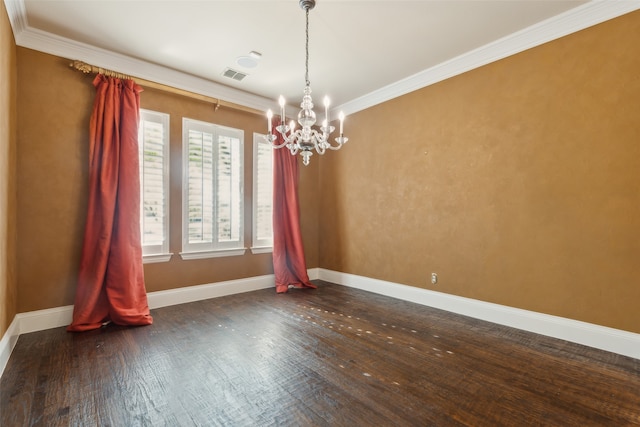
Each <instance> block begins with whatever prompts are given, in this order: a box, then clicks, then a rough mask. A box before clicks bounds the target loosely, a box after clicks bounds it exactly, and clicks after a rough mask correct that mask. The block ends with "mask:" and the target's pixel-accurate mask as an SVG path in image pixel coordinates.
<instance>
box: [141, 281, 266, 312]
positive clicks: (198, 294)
mask: <svg viewBox="0 0 640 427" xmlns="http://www.w3.org/2000/svg"><path fill="white" fill-rule="evenodd" d="M273 287H275V279H274V276H273V274H269V275H265V276H256V277H248V278H246V279H235V280H228V281H225V282H217V283H207V284H205V285H196V286H187V287H184V288H175V289H169V290H166V291H156V292H149V293H148V294H147V299H148V300H149V308H151V309H154V308H160V307H167V306H170V305H176V304H186V303H188V302H194V301H200V300H205V299H210V298H217V297H223V296H226V295H233V294H241V293H244V292H251V291H257V290H258V289H266V288H273Z"/></svg>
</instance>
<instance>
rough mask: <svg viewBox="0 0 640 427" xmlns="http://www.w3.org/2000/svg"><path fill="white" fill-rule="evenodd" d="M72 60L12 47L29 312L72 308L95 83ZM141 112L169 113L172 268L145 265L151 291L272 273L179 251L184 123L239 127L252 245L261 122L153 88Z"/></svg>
mask: <svg viewBox="0 0 640 427" xmlns="http://www.w3.org/2000/svg"><path fill="white" fill-rule="evenodd" d="M68 63H69V61H68V60H66V59H63V58H58V57H55V56H51V55H47V54H43V53H40V52H36V51H33V50H29V49H24V48H18V74H19V77H20V79H19V86H18V93H19V99H18V111H19V119H18V142H19V152H18V176H19V180H18V199H19V202H18V216H19V222H18V235H19V248H18V254H19V260H18V273H19V276H18V277H19V289H20V294H19V303H18V311H19V312H26V311H32V310H39V309H45V308H51V307H58V306H64V305H68V304H72V303H73V297H74V292H75V287H76V276H77V270H78V263H79V257H80V251H81V241H82V234H83V230H84V222H85V215H86V203H87V195H86V192H87V181H88V175H87V174H88V167H87V163H88V160H87V159H88V126H89V115H90V112H91V108H92V104H93V98H94V89H93V86H92V84H91V82H92V79H93V77H92V76H86V75H83V74H81V73H79V72H77V71H72V70H70V69H69V67H68ZM141 107H142V108H146V109H150V110H157V111H162V112H166V113H169V114H170V116H171V119H170V120H171V122H170V128H171V129H170V130H171V194H170V200H171V208H170V217H171V231H170V238H171V240H170V249H171V251H172V252H173V253H174V255H173V257H172V259H171V261H169V262H167V263H156V264H146V265H145V280H146V286H147V290H148V291H159V290H165V289H172V288H178V287H183V286H190V285H198V284H205V283H213V282H218V281H223V280H231V279H240V278H245V277H252V276H258V275H264V274H271V273H272V272H273V268H272V264H271V255H270V254H259V255H252V254H251V253H250V251H247V254H246V255H245V256H242V257H224V258H212V259H207V260H190V261H183V260H182V259H181V258H180V256H179V252H180V246H181V226H180V218H181V208H180V202H181V188H180V177H181V174H182V171H181V164H180V162H181V157H182V150H181V139H182V135H181V123H182V117H190V118H193V119H198V120H205V121H210V122H213V123H217V124H221V125H224V126H231V127H236V128H240V129H244V146H245V213H246V215H245V217H246V220H245V245H246V246H250V244H251V194H252V179H251V167H252V143H253V132H264V129H265V127H266V126H265V124H266V119H265V118H264V117H261V116H258V115H253V114H249V113H244V112H239V111H232V110H227V109H225V108H221V109H219V110H218V111H217V112H214V109H213V106H212V105H211V104H207V103H204V102H201V101H196V100H193V99H190V98H186V97H182V96H177V95H170V94H167V93H164V92H161V91H157V90H153V89H145V91H144V92H142V94H141ZM303 172H306V174H305V173H303V174H301V209H302V215H303V218H304V219H303V235H304V236H305V241H306V242H310V243H308V244H307V245H306V248H307V262H308V266H309V267H310V268H311V267H317V266H318V245H317V221H316V219H315V215H316V213H315V207H316V206H317V203H318V201H317V199H315V198H312V197H310V196H309V195H315V193H316V191H315V187H316V179H315V177H314V173H315V174H317V166H315V167H313V166H311V167H310V168H309V169H307V170H306V171H303Z"/></svg>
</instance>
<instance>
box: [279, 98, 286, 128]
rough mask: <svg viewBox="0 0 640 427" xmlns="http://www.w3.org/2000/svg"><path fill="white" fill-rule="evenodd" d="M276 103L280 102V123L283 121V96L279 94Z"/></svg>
mask: <svg viewBox="0 0 640 427" xmlns="http://www.w3.org/2000/svg"><path fill="white" fill-rule="evenodd" d="M278 104H280V123H282V124H284V122H285V117H284V104H285V101H284V96H282V95H280V98H278Z"/></svg>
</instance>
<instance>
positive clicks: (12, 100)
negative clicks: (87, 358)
mask: <svg viewBox="0 0 640 427" xmlns="http://www.w3.org/2000/svg"><path fill="white" fill-rule="evenodd" d="M16 67H17V65H16V44H15V42H14V40H13V33H12V31H11V25H10V23H9V17H8V16H7V10H6V8H5V5H4V2H0V337H2V336H3V335H4V333H5V332H6V331H7V329H8V327H9V325H10V324H11V321H12V320H13V318H14V316H15V315H16V309H17V295H16V294H17V278H16V193H15V191H16V113H15V111H16V71H17V69H16Z"/></svg>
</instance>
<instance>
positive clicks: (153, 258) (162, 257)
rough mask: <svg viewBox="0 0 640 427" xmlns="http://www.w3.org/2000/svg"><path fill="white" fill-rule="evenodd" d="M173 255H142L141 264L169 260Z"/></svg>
mask: <svg viewBox="0 0 640 427" xmlns="http://www.w3.org/2000/svg"><path fill="white" fill-rule="evenodd" d="M171 256H173V254H172V253H168V254H153V255H142V263H143V264H153V263H156V262H169V260H170V259H171Z"/></svg>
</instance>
